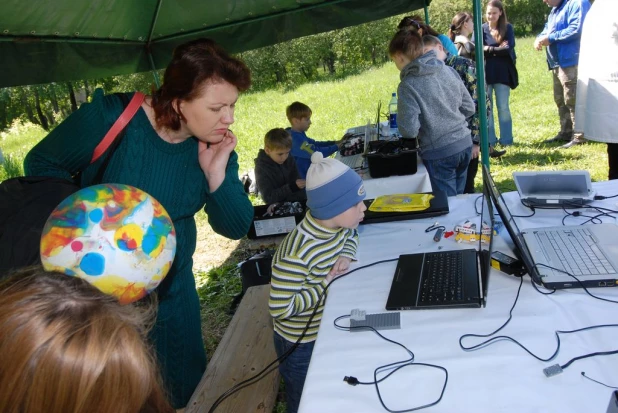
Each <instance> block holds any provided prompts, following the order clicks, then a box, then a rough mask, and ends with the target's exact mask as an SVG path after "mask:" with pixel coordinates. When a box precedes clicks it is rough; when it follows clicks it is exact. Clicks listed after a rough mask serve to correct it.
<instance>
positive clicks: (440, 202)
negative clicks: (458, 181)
mask: <svg viewBox="0 0 618 413" xmlns="http://www.w3.org/2000/svg"><path fill="white" fill-rule="evenodd" d="M432 193H433V195H434V197H433V198H432V199H431V201H429V208H427V209H425V210H422V211H409V212H383V211H370V210H369V206H370V205H371V203H372V202H373V201H374V200H373V199H365V200H364V201H363V202H364V203H365V206H366V207H367V210H366V211H365V218H363V220H362V221H361V224H363V225H365V224H376V223H379V222H392V221H404V220H407V219H420V218H430V217H435V216H438V215H445V214H448V212H449V209H448V197H447V196H446V194H445V193H444V192H442V191H439V190H437V189H436V190H434V191H433V192H432Z"/></svg>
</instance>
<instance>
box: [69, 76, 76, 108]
mask: <svg viewBox="0 0 618 413" xmlns="http://www.w3.org/2000/svg"><path fill="white" fill-rule="evenodd" d="M67 88H68V89H69V99H70V100H71V112H75V111H76V110H77V100H76V99H75V91H74V90H73V85H72V84H71V82H67Z"/></svg>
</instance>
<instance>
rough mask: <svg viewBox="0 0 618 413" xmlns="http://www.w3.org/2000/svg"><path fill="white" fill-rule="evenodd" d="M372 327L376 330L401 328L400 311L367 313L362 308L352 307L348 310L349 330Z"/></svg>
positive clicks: (363, 329) (364, 329) (365, 329)
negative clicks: (352, 308)
mask: <svg viewBox="0 0 618 413" xmlns="http://www.w3.org/2000/svg"><path fill="white" fill-rule="evenodd" d="M361 327H372V328H374V329H376V330H397V329H400V328H401V317H400V313H399V312H398V311H397V312H389V313H378V314H367V313H366V311H364V310H359V309H354V310H352V311H350V331H369V329H367V328H361Z"/></svg>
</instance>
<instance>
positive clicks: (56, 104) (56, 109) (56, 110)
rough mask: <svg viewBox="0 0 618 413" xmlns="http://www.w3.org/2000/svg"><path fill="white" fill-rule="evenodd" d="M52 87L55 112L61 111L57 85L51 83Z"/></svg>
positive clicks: (52, 101)
mask: <svg viewBox="0 0 618 413" xmlns="http://www.w3.org/2000/svg"><path fill="white" fill-rule="evenodd" d="M50 89H51V93H50V95H51V96H50V97H51V104H52V109H53V110H54V113H58V112H60V107H59V106H58V95H56V86H55V85H50Z"/></svg>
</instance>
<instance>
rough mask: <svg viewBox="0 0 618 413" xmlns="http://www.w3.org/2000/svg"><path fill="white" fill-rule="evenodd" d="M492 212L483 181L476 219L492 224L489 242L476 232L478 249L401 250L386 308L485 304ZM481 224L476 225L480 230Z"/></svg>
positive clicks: (480, 305)
mask: <svg viewBox="0 0 618 413" xmlns="http://www.w3.org/2000/svg"><path fill="white" fill-rule="evenodd" d="M493 218H494V212H493V207H492V204H491V202H490V201H489V195H488V193H487V188H486V185H485V184H483V195H482V209H481V217H480V221H479V223H482V222H485V223H486V224H487V225H488V226H489V228H491V230H490V231H488V232H489V234H488V236H487V238H488V242H482V237H480V236H479V243H478V250H476V249H473V248H471V249H464V250H453V251H438V252H427V253H421V254H404V255H400V256H399V262H398V263H397V269H396V270H395V275H394V277H393V283H392V284H391V290H390V293H389V294H388V300H387V301H386V309H387V310H420V309H432V308H479V307H485V305H486V304H487V287H488V282H489V273H490V266H491V246H492V242H493V227H494V219H493ZM481 228H482V225H479V226H478V230H479V231H480V230H481Z"/></svg>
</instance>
